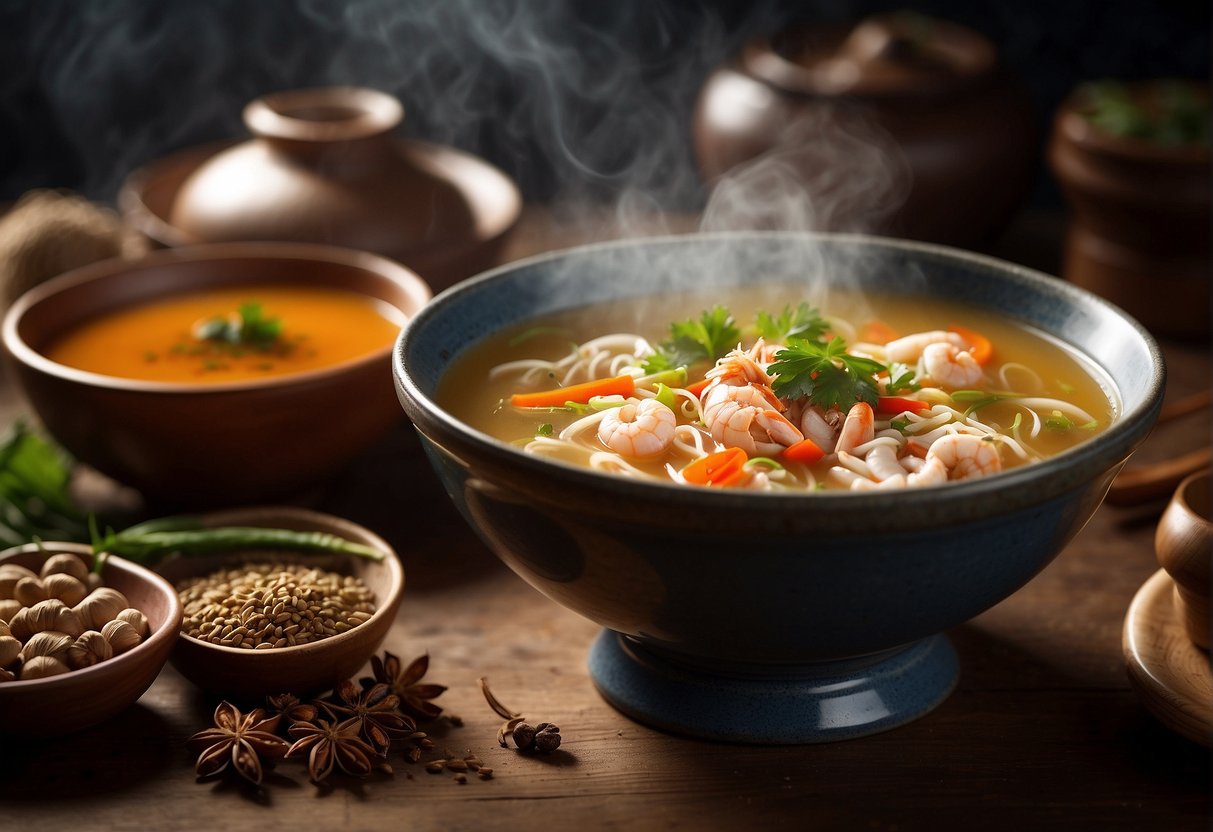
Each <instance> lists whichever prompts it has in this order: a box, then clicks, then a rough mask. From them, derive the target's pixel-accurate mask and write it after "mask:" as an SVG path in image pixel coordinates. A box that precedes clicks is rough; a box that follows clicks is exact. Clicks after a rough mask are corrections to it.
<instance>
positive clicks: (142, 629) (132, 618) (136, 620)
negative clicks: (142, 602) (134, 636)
mask: <svg viewBox="0 0 1213 832" xmlns="http://www.w3.org/2000/svg"><path fill="white" fill-rule="evenodd" d="M114 620H115V621H125V622H126V623H127V624H130V625H131V626H132V627H134V628H135V632H136V633H138V634H139V638H141V639H142V638H147V637H148V634H149V633H151V631H152V628H151V626H150V625H149V624H148V623H147V616H146V615H144V614H143V613H141V612H139V610H137V609H135V608H134V607H127V608H126V609H124V610H123V611H122V612H120V613H118V615H117V616H116V617H115V618H114Z"/></svg>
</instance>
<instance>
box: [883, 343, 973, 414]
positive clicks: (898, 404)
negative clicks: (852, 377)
mask: <svg viewBox="0 0 1213 832" xmlns="http://www.w3.org/2000/svg"><path fill="white" fill-rule="evenodd" d="M957 334H958V335H959V333H957ZM962 337H963V336H962ZM930 406H931V405H929V404H927V403H926V402H920V401H918V399H903V398H902V397H901V396H881V397H880V398H879V399H877V400H876V409H877V410H879V411H880V412H881V413H905V412H906V411H907V410H912V411H913V412H915V413H917V412H918V411H920V410H926V409H927V408H929V407H930Z"/></svg>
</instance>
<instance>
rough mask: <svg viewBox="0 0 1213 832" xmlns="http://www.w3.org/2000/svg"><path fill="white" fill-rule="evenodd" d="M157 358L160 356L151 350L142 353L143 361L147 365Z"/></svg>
mask: <svg viewBox="0 0 1213 832" xmlns="http://www.w3.org/2000/svg"><path fill="white" fill-rule="evenodd" d="M159 357H160V356H158V355H156V353H155V352H154V351H153V350H148V351H146V352H145V353H143V360H144V361H146V362H148V363H149V364H152V363H154V362H155V361H156V360H157V359H158V358H159Z"/></svg>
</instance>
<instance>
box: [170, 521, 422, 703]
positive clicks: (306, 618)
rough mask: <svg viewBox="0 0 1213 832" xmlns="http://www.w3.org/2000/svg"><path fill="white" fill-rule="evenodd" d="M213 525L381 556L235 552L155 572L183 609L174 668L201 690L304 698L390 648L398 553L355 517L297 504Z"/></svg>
mask: <svg viewBox="0 0 1213 832" xmlns="http://www.w3.org/2000/svg"><path fill="white" fill-rule="evenodd" d="M201 520H202V522H203V524H204V525H206V526H216V527H218V526H242V527H249V526H252V527H260V528H274V529H291V530H295V531H316V532H324V533H328V534H333V535H337V536H338V537H342V538H345V539H346V540H350V541H353V542H355V543H360V544H363V545H365V546H369V547H370V548H372V549H374V550H376V551H378V552H380V553H382V556H383V557H382V558H381V559H379V560H373V559H370V558H364V557H359V556H356V555H349V554H343V553H330V552H296V551H283V550H257V549H247V548H246V549H233V550H232V551H227V552H222V553H214V554H207V555H190V556H188V557H173V558H170V559H168V560H165V561H163V562H161V563H160V564H158V565H157V566H156V571H158V572H159V573H160V574H161V575H162V576H164V577H165V578H166V579H167V580H168V581H169V583H170V584H172V585H173V586H174V587H175V588H176V590H177V592H178V597H179V599H180V600H181V602H182V606H183V613H184V614H183V618H182V625H181V638H180V639H179V640H178V642H177V646H176V649H175V650H174V651H173V655H172V657H171V661H172V663H173V665H174V666H175V667H176V668H177V670H179V671H180V672H181V674H182V675H183V676H185V677H186V678H188V679H189V680H190V681H192V682H193V683H194V684H196V685H198V686H199V687H200V688H202V689H204V690H206V691H208V692H210V693H213V694H216V695H220V696H224V697H227V698H230V699H236V700H249V701H260V700H261V699H262V698H263V697H264V696H266V695H276V694H280V693H293V694H295V695H297V696H306V695H308V694H312V693H318V692H320V691H323V690H328V689H331V688H332V687H334V685H335V684H336V683H337V682H340V681H342V680H343V679H348V678H351V677H354V676H356V675H357V674H358V673H359V671H360V670H362V668H363V666H364V665H365V664H366V663H367V661H369V660H370V657H371V656H372V655H373V654H374V653H375V651H376V650H377V649H379V646H380V645H381V644H382V643H383V640H384V638H385V637H386V636H387V633H388V631H389V630H390V629H391V626H392V623H393V622H394V621H395V619H396V612H397V610H398V608H399V606H400V599H401V595H402V593H403V590H404V569H403V568H402V567H401V564H400V560H399V558H398V557H397V556H396V553H395V551H394V550H393V549H392V547H391V546H389V545H388V543H387V542H386V541H384V540H383V539H382V538H380V537H379V536H378V535H376V534H375V533H373V532H371V531H370V530H368V529H366V528H363V527H362V526H359V525H357V524H355V523H351V522H349V521H348V520H343V519H341V518H339V517H333V516H331V515H327V514H321V513H319V512H315V511H309V510H306V509H299V508H292V507H261V508H245V509H233V510H229V511H221V512H214V513H211V514H205V515H201Z"/></svg>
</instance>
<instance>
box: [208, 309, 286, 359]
mask: <svg viewBox="0 0 1213 832" xmlns="http://www.w3.org/2000/svg"><path fill="white" fill-rule="evenodd" d="M281 335H282V321H281V320H279V319H278V318H267V317H266V316H265V312H264V311H263V310H262V308H261V304H260V303H257V302H256V301H249V302H247V303H242V304H240V309H239V311H238V313H237V314H236V315H235V316H229V317H216V318H207V319H206V320H204V321H201V322H199V323H198V324H197V326H195V327H194V337H195V338H197V339H198V340H200V341H210V342H214V343H223V344H244V345H246V346H254V347H260V348H264V347H268V346H270V345H272V344H273V343H274V342H275V341H277V340H278V338H279V337H280V336H281Z"/></svg>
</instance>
